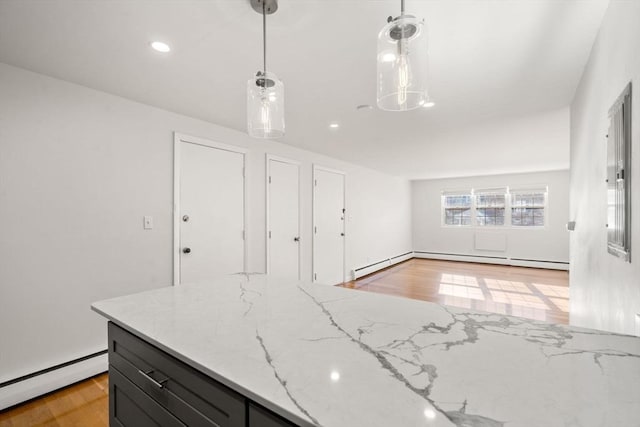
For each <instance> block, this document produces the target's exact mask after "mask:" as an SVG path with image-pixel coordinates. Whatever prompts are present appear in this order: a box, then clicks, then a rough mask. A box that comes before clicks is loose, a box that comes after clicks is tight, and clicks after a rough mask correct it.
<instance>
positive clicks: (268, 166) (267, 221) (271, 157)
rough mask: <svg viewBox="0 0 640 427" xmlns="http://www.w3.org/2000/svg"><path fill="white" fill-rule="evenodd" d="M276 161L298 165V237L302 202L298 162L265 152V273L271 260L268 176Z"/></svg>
mask: <svg viewBox="0 0 640 427" xmlns="http://www.w3.org/2000/svg"><path fill="white" fill-rule="evenodd" d="M271 160H273V161H276V162H282V163H287V164H290V165H295V166H297V167H298V237H300V219H301V218H300V203H301V202H302V191H301V190H302V186H301V185H300V173H301V171H300V169H301V167H300V162H299V161H297V160H293V159H289V158H286V157H280V156H276V155H274V154H269V153H266V155H265V162H266V166H265V178H264V182H265V186H266V193H265V194H266V198H265V201H266V204H265V253H266V255H265V272H266V273H267V274H269V273H270V271H269V261H270V260H271V258H270V257H271V254H270V250H269V246H270V245H269V229H270V225H271V218H270V217H269V197H270V195H271V194H270V192H271V187H270V186H269V177H270V176H271V163H270V161H271ZM300 245H301V242H298V280H300V270H301V265H300Z"/></svg>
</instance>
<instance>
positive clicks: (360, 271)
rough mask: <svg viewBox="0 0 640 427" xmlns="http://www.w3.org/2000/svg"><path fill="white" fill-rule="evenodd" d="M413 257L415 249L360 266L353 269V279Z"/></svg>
mask: <svg viewBox="0 0 640 427" xmlns="http://www.w3.org/2000/svg"><path fill="white" fill-rule="evenodd" d="M411 258H413V251H411V252H405V253H403V254H401V255H396V256H393V257H390V258H386V259H383V260H382V261H377V262H374V263H373V264H369V265H365V266H364V267H358V268H356V269H354V270H352V271H351V278H352V280H355V279H359V278H360V277H362V276H366V275H368V274H371V273H375V272H376V271H378V270H382V269H384V268H387V267H390V266H392V265H394V264H398V263H400V262H402V261H406V260H408V259H411Z"/></svg>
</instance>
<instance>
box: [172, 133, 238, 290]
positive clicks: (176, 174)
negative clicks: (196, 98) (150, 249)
mask: <svg viewBox="0 0 640 427" xmlns="http://www.w3.org/2000/svg"><path fill="white" fill-rule="evenodd" d="M181 142H186V143H190V144H196V145H202V146H205V147H211V148H217V149H219V150H225V151H230V152H233V153H238V154H242V165H243V169H244V179H243V186H242V191H243V193H244V194H243V197H242V199H243V210H242V213H243V219H242V222H243V227H244V239H243V248H244V254H243V258H244V260H243V269H244V270H245V271H246V270H247V256H248V252H247V249H248V246H247V239H248V234H249V233H248V230H247V209H248V199H247V181H248V171H247V153H248V152H249V150H247V149H245V148H242V147H236V146H234V145H228V144H223V143H220V142H216V141H211V140H208V139H204V138H199V137H197V136H191V135H185V134H183V133H179V132H174V133H173V284H174V286H175V285H178V284H180V172H181V171H180V143H181Z"/></svg>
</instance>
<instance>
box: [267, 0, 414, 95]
mask: <svg viewBox="0 0 640 427" xmlns="http://www.w3.org/2000/svg"><path fill="white" fill-rule="evenodd" d="M402 1H404V0H402ZM266 7H267V5H266V0H263V1H262V61H263V62H262V66H263V68H262V72H263V73H264V76H265V79H266V75H267V11H266ZM265 83H266V80H265Z"/></svg>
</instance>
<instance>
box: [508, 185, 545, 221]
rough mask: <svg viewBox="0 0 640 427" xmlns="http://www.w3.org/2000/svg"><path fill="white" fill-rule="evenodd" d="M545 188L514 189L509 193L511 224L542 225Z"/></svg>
mask: <svg viewBox="0 0 640 427" xmlns="http://www.w3.org/2000/svg"><path fill="white" fill-rule="evenodd" d="M546 198H547V191H546V190H529V191H514V192H512V193H511V225H513V226H515V227H543V226H544V222H545V221H544V218H545V207H546Z"/></svg>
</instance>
